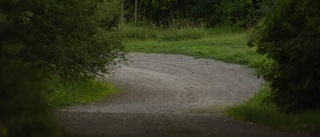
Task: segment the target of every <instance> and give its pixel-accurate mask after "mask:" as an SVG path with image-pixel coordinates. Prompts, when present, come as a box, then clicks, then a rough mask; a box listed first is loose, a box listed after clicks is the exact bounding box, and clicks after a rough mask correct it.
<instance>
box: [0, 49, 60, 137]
mask: <svg viewBox="0 0 320 137" xmlns="http://www.w3.org/2000/svg"><path fill="white" fill-rule="evenodd" d="M0 53H1V54H0V63H1V67H0V75H1V77H0V83H1V84H0V114H1V115H0V136H1V137H23V136H28V137H44V136H45V137H58V136H61V134H60V132H59V129H58V127H57V126H56V124H55V121H54V120H53V117H52V116H51V111H50V110H49V107H48V104H47V102H46V101H47V93H48V89H47V88H46V87H44V85H43V83H42V80H43V76H42V74H41V71H40V70H39V69H38V68H37V67H36V65H37V64H35V63H25V62H23V61H21V60H18V59H12V58H11V57H10V54H8V51H6V50H4V49H3V46H1V51H0Z"/></svg>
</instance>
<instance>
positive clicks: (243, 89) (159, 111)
mask: <svg viewBox="0 0 320 137" xmlns="http://www.w3.org/2000/svg"><path fill="white" fill-rule="evenodd" d="M129 56H131V57H132V61H133V63H131V64H129V66H126V65H121V68H120V69H117V70H116V71H115V73H114V74H115V75H114V76H105V77H104V79H105V80H107V81H111V82H113V83H115V85H116V86H117V87H118V88H119V89H120V90H121V91H122V92H121V93H120V94H118V95H115V96H112V97H108V98H106V99H105V100H103V101H102V102H99V103H93V104H87V105H78V106H69V107H63V108H61V109H58V110H56V112H55V114H56V117H57V120H58V121H59V122H60V123H61V125H62V126H63V127H64V128H65V129H66V131H67V132H68V133H69V134H70V136H72V137H153V136H155V137H248V136H256V137H270V136H273V137H291V136H292V137H300V136H301V137H302V136H303V137H304V136H312V135H308V134H305V133H299V134H298V133H287V132H282V131H278V130H275V129H270V128H266V127H261V126H258V125H253V124H251V123H244V122H239V121H235V120H232V119H230V118H227V117H225V116H224V115H223V109H224V108H225V107H227V106H232V105H237V104H240V103H243V102H244V101H246V100H248V98H249V97H251V96H252V95H254V93H255V92H257V91H259V89H260V88H261V85H262V84H263V82H264V81H263V80H262V79H259V78H257V76H255V75H254V74H255V72H254V70H253V69H250V68H247V67H245V66H242V65H236V64H229V63H224V62H221V61H216V60H211V59H196V58H193V57H189V56H183V55H168V54H145V53H130V54H129Z"/></svg>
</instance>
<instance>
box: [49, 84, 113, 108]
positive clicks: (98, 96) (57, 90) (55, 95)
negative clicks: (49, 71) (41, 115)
mask: <svg viewBox="0 0 320 137" xmlns="http://www.w3.org/2000/svg"><path fill="white" fill-rule="evenodd" d="M48 86H49V87H51V89H52V94H51V95H50V97H49V105H50V106H52V107H55V108H56V107H61V106H69V105H75V104H85V103H91V102H98V101H101V100H102V99H104V98H105V97H106V96H108V95H113V94H116V93H118V92H119V91H118V90H117V89H116V88H115V87H114V85H113V84H111V83H106V82H105V81H100V80H97V79H87V80H82V81H61V80H60V79H58V78H52V79H50V80H49V81H48Z"/></svg>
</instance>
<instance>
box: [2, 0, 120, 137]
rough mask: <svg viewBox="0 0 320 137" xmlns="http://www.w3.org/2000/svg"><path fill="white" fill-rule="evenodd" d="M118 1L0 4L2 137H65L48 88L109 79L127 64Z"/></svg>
mask: <svg viewBox="0 0 320 137" xmlns="http://www.w3.org/2000/svg"><path fill="white" fill-rule="evenodd" d="M119 6H120V4H119V1H118V0H108V1H104V0H103V1H101V0H86V1H78V0H68V1H65V0H3V1H0V64H1V65H0V74H1V75H0V76H1V77H0V136H4V137H21V136H32V137H42V136H48V137H55V136H61V135H60V134H59V132H57V131H58V129H57V128H56V125H55V123H54V121H53V120H52V119H51V111H50V108H49V106H48V104H47V97H48V94H49V92H50V89H48V87H46V85H45V82H44V81H46V80H47V79H48V77H49V76H51V75H57V76H59V77H61V78H62V79H63V80H79V79H82V78H88V77H94V76H96V75H97V74H105V73H108V72H109V70H110V69H113V68H114V67H115V65H116V63H117V62H118V61H121V60H123V59H124V52H123V45H122V44H121V37H120V35H119V33H118V30H117V25H118V22H119V18H120V7H119Z"/></svg>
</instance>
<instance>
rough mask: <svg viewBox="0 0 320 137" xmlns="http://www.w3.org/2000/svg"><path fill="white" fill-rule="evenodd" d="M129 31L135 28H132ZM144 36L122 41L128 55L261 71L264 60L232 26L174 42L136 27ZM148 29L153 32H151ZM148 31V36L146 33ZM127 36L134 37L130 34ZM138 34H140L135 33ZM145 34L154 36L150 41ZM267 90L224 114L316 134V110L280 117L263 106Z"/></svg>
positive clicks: (272, 108)
mask: <svg viewBox="0 0 320 137" xmlns="http://www.w3.org/2000/svg"><path fill="white" fill-rule="evenodd" d="M132 29H135V28H134V27H133V28H132ZM140 29H143V30H144V32H146V33H141V34H144V35H146V36H145V37H144V38H134V37H127V36H125V37H126V40H125V42H124V44H125V46H126V49H127V50H128V51H130V52H145V53H164V54H182V55H190V56H194V57H199V58H212V59H218V60H222V61H225V62H230V63H237V64H244V65H248V66H250V67H253V68H256V69H257V70H258V71H264V70H263V69H265V68H263V67H261V66H263V64H264V63H265V62H264V60H265V59H266V58H265V57H264V56H261V55H259V54H257V53H256V52H255V49H254V48H249V47H248V46H247V44H246V42H247V37H246V35H247V34H246V32H245V31H242V30H240V29H237V28H232V27H219V28H212V29H202V31H205V33H206V35H203V36H201V37H199V38H197V39H188V38H186V39H180V40H177V39H176V38H174V37H175V35H170V37H173V38H168V39H170V40H168V39H167V40H163V39H161V38H159V35H164V34H166V33H163V30H162V31H161V30H159V29H157V28H152V27H149V28H148V27H147V28H140ZM152 30H156V31H153V32H151V31H152ZM170 31H171V30H170ZM148 32H150V33H148ZM130 33H131V34H136V35H137V36H138V35H140V34H137V33H138V32H137V33H136V32H134V31H132V32H130ZM139 33H140V32H139ZM149 34H152V35H153V36H154V37H152V38H150V36H149ZM269 92H270V89H269V88H268V87H267V86H266V87H265V88H264V89H262V90H261V91H260V92H258V93H257V94H256V95H255V96H253V97H252V98H251V99H250V100H249V101H248V102H246V103H244V104H242V105H239V106H234V107H231V108H228V109H227V110H226V112H225V113H226V115H228V116H229V117H232V118H235V119H238V120H242V121H249V122H252V123H254V124H260V125H266V126H271V127H275V128H278V129H282V130H290V131H297V132H298V131H307V132H319V131H320V117H319V116H320V110H319V111H310V112H304V113H299V114H283V113H280V112H279V111H278V110H277V108H276V107H275V106H274V105H272V104H266V103H263V102H264V100H265V98H266V97H267V96H268V94H269Z"/></svg>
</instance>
